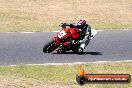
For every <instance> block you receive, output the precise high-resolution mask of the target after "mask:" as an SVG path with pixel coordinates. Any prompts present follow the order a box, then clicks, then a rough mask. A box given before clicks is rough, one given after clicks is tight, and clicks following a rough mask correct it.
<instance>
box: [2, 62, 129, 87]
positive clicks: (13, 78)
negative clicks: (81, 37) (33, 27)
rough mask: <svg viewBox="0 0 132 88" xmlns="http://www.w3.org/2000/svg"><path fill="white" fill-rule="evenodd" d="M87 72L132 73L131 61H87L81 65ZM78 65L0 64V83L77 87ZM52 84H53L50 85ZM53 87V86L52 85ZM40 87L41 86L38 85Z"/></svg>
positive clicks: (121, 85) (16, 85)
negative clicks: (87, 62)
mask: <svg viewBox="0 0 132 88" xmlns="http://www.w3.org/2000/svg"><path fill="white" fill-rule="evenodd" d="M83 67H84V68H85V69H86V73H88V74H132V63H131V62H130V63H128V62H124V63H102V64H101V63H98V64H97V63H95V64H93V63H89V64H86V65H83ZM78 68H79V65H61V66H54V65H53V66H52V65H51V66H44V65H42V66H38V65H34V66H32V65H31V66H28V65H18V66H0V80H1V82H0V85H4V86H6V87H7V86H13V87H18V88H19V87H24V88H29V87H32V86H33V87H35V86H36V87H37V86H42V85H51V84H58V85H60V87H62V86H68V87H72V88H77V87H79V85H78V84H77V83H76V80H75V77H76V74H77V73H78ZM51 86H53V85H51ZM131 86H132V83H130V84H86V85H84V86H82V88H91V87H92V88H131ZM53 87H54V86H53ZM39 88H41V87H39Z"/></svg>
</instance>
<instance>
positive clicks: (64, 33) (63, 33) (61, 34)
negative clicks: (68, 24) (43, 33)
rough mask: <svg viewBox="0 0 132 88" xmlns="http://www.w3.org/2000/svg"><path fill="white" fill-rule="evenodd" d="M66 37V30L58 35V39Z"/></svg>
mask: <svg viewBox="0 0 132 88" xmlns="http://www.w3.org/2000/svg"><path fill="white" fill-rule="evenodd" d="M65 35H66V32H65V31H64V30H62V31H61V32H60V33H59V34H58V37H59V38H62V37H63V36H65Z"/></svg>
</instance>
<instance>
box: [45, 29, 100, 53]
mask: <svg viewBox="0 0 132 88" xmlns="http://www.w3.org/2000/svg"><path fill="white" fill-rule="evenodd" d="M62 28H63V29H62V30H61V31H60V32H59V33H57V37H54V38H53V39H52V40H51V41H49V42H48V43H46V44H45V45H44V47H43V52H45V53H50V52H53V51H55V50H56V51H57V53H62V52H66V51H69V50H72V51H73V52H74V53H78V48H79V46H80V44H72V43H71V41H72V40H78V39H79V37H80V32H79V29H78V28H66V27H62ZM96 34H97V30H95V29H91V35H92V37H91V36H89V41H90V40H91V39H92V38H93V37H94V36H95V35H96ZM67 45H68V46H67ZM62 46H63V47H62ZM64 46H65V47H64Z"/></svg>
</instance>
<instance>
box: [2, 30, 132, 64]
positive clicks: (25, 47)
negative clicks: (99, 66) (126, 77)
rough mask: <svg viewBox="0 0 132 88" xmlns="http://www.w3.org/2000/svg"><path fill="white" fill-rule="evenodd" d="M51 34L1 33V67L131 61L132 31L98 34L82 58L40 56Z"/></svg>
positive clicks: (52, 54)
mask: <svg viewBox="0 0 132 88" xmlns="http://www.w3.org/2000/svg"><path fill="white" fill-rule="evenodd" d="M53 36H56V33H54V32H52V33H51V32H42V33H41V32H37V33H0V65H17V64H45V63H75V62H94V61H122V60H132V30H110V31H99V32H98V34H97V35H96V36H95V37H94V38H93V39H92V40H91V42H90V43H89V45H88V46H87V47H86V49H85V50H84V54H83V55H77V54H73V53H72V52H71V51H70V52H67V53H65V54H57V53H55V52H54V53H50V54H45V53H43V52H42V48H43V45H44V44H45V43H46V42H47V41H49V40H50V39H51V38H52V37H53Z"/></svg>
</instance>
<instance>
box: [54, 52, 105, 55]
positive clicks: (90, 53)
mask: <svg viewBox="0 0 132 88" xmlns="http://www.w3.org/2000/svg"><path fill="white" fill-rule="evenodd" d="M52 54H77V53H74V52H64V53H52ZM86 54H89V55H103V54H102V52H83V53H82V54H78V55H86Z"/></svg>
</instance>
